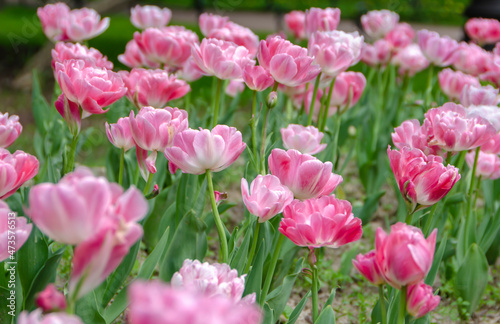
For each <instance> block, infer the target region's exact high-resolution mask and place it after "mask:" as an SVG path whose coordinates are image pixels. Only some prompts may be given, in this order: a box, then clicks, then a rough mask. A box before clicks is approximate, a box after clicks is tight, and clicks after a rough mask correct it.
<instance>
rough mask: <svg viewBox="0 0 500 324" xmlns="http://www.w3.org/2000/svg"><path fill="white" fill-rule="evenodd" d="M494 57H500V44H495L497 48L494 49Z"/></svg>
mask: <svg viewBox="0 0 500 324" xmlns="http://www.w3.org/2000/svg"><path fill="white" fill-rule="evenodd" d="M493 55H494V56H500V43H496V44H495V48H493Z"/></svg>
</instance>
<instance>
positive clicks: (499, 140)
mask: <svg viewBox="0 0 500 324" xmlns="http://www.w3.org/2000/svg"><path fill="white" fill-rule="evenodd" d="M481 151H482V152H484V153H493V154H497V155H498V154H500V133H497V134H496V135H495V136H493V137H492V138H490V139H489V140H488V141H487V142H486V143H484V144H483V145H481Z"/></svg>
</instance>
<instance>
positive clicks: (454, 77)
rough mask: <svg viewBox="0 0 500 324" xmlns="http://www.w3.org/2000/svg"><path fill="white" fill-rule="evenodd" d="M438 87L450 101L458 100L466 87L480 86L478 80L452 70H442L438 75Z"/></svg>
mask: <svg viewBox="0 0 500 324" xmlns="http://www.w3.org/2000/svg"><path fill="white" fill-rule="evenodd" d="M438 80H439V86H440V87H441V90H443V92H444V93H445V94H446V95H447V96H448V97H449V98H450V100H459V99H460V94H461V93H462V90H463V89H464V87H465V86H466V85H472V86H475V87H479V86H481V85H480V84H479V80H478V79H477V78H476V77H474V76H472V75H469V74H465V73H462V72H460V71H453V70H452V69H444V70H442V71H440V72H439V73H438Z"/></svg>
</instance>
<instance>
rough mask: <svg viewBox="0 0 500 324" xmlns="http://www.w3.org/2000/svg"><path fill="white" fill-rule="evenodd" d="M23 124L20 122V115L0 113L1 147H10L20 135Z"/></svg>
mask: <svg viewBox="0 0 500 324" xmlns="http://www.w3.org/2000/svg"><path fill="white" fill-rule="evenodd" d="M22 131H23V126H22V125H21V123H20V122H19V116H16V115H12V116H10V117H9V114H8V113H5V114H2V113H0V148H7V147H9V146H10V145H11V144H12V143H14V141H15V140H16V139H17V138H18V137H19V135H20V134H21V132H22Z"/></svg>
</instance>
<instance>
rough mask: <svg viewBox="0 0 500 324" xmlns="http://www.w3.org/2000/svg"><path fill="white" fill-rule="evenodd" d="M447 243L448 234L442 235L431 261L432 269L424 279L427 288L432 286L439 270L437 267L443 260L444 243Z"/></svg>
mask: <svg viewBox="0 0 500 324" xmlns="http://www.w3.org/2000/svg"><path fill="white" fill-rule="evenodd" d="M447 242H448V234H446V233H445V234H444V237H443V239H442V240H441V243H439V247H438V248H437V252H436V254H435V255H434V260H433V261H432V267H431V270H430V271H429V273H428V274H427V277H425V283H426V284H428V285H429V286H432V285H433V284H434V280H435V279H436V275H437V272H438V269H439V265H440V264H441V260H442V259H443V254H444V251H445V249H446V243H447Z"/></svg>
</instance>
